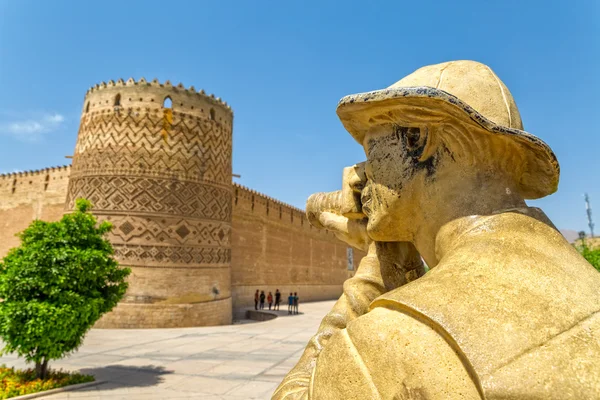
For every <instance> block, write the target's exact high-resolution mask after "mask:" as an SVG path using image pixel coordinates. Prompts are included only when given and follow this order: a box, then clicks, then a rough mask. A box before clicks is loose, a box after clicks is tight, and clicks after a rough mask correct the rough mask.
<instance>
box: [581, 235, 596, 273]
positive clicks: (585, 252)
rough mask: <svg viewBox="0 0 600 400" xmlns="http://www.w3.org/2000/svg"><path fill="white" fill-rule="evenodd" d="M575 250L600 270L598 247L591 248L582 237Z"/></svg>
mask: <svg viewBox="0 0 600 400" xmlns="http://www.w3.org/2000/svg"><path fill="white" fill-rule="evenodd" d="M577 250H578V251H579V253H581V255H582V256H583V258H585V259H586V260H587V262H589V263H590V264H592V266H593V267H594V268H596V269H597V270H598V271H600V248H599V249H592V248H590V247H589V246H588V245H587V243H586V242H585V239H582V240H581V244H580V245H578V246H577Z"/></svg>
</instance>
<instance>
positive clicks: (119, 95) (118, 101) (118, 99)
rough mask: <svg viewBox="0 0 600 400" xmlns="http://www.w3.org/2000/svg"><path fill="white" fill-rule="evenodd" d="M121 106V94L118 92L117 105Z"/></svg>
mask: <svg viewBox="0 0 600 400" xmlns="http://www.w3.org/2000/svg"><path fill="white" fill-rule="evenodd" d="M120 106H121V94H117V95H116V96H115V107H120Z"/></svg>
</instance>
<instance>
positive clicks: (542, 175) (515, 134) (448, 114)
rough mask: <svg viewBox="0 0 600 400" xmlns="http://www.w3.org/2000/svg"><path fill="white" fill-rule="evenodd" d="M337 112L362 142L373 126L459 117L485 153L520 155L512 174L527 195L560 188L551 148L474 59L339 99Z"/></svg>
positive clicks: (439, 66) (503, 88) (420, 71)
mask: <svg viewBox="0 0 600 400" xmlns="http://www.w3.org/2000/svg"><path fill="white" fill-rule="evenodd" d="M337 114H338V116H339V118H340V120H341V121H342V123H343V124H344V127H345V128H346V129H347V130H348V132H350V134H351V135H352V136H353V137H354V138H355V139H356V140H357V141H358V142H359V143H360V144H363V139H364V135H365V133H366V132H367V131H368V130H369V128H371V127H372V126H373V125H379V124H382V123H389V122H394V123H398V124H402V123H403V124H406V125H407V126H415V125H419V123H436V122H437V123H444V122H448V123H451V121H457V120H458V121H460V122H461V123H462V124H463V125H464V126H465V127H467V128H468V131H469V132H472V133H473V134H471V135H469V137H470V140H474V141H481V142H484V141H489V142H490V143H487V145H482V146H481V148H482V149H483V151H486V149H490V148H492V147H499V148H509V149H513V150H512V151H516V152H517V153H519V154H513V156H515V157H514V158H515V159H518V160H520V161H519V164H520V165H518V166H515V168H514V171H511V172H512V173H513V174H515V176H514V177H515V179H516V181H517V183H518V185H519V188H520V191H521V194H522V195H523V196H524V197H525V198H526V199H537V198H540V197H544V196H547V195H549V194H552V193H554V192H555V191H556V189H557V188H558V179H559V174H560V168H559V165H558V161H557V159H556V156H555V155H554V152H553V151H552V150H551V149H550V147H549V146H548V145H547V144H546V143H544V142H543V141H542V140H541V139H539V138H538V137H536V136H534V135H532V134H530V133H527V132H525V131H524V130H523V124H522V122H521V116H520V114H519V110H518V109H517V105H516V104H515V101H514V99H513V97H512V95H511V94H510V92H509V91H508V88H507V87H506V86H505V85H504V83H502V81H501V80H500V79H499V78H498V76H496V74H495V73H494V72H493V71H492V70H491V69H490V68H489V67H488V66H487V65H484V64H481V63H478V62H475V61H451V62H446V63H442V64H436V65H429V66H426V67H423V68H420V69H418V70H416V71H415V72H413V73H412V74H410V75H408V76H407V77H405V78H403V79H401V80H400V81H398V82H396V83H394V84H393V85H392V86H390V87H388V88H387V89H382V90H376V91H373V92H367V93H359V94H354V95H350V96H346V97H344V98H342V99H341V100H340V102H339V104H338V107H337ZM457 140H458V139H457ZM461 140H464V138H463V139H461ZM509 143H512V144H514V146H513V145H509ZM490 156H491V154H490Z"/></svg>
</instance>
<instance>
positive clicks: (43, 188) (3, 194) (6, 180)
mask: <svg viewBox="0 0 600 400" xmlns="http://www.w3.org/2000/svg"><path fill="white" fill-rule="evenodd" d="M70 169H71V168H70V167H68V166H63V167H54V168H46V169H43V170H39V171H28V172H18V173H12V174H5V175H0V257H1V256H3V255H4V254H6V252H7V251H8V250H9V249H11V248H13V247H15V246H17V245H18V244H19V239H18V238H17V237H16V236H15V234H16V233H18V232H21V231H22V230H23V229H25V228H27V226H28V225H29V223H30V222H31V221H32V220H34V219H36V218H38V219H43V220H47V221H56V220H58V219H60V218H61V217H62V215H63V212H64V204H65V195H66V190H67V185H68V184H69V173H70Z"/></svg>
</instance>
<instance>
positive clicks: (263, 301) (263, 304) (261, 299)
mask: <svg viewBox="0 0 600 400" xmlns="http://www.w3.org/2000/svg"><path fill="white" fill-rule="evenodd" d="M260 309H261V310H264V309H265V291H264V290H261V291H260Z"/></svg>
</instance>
